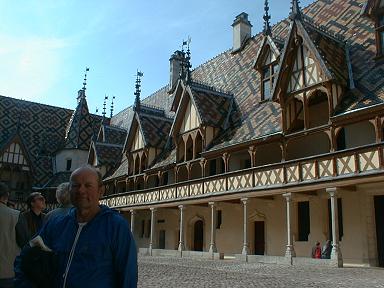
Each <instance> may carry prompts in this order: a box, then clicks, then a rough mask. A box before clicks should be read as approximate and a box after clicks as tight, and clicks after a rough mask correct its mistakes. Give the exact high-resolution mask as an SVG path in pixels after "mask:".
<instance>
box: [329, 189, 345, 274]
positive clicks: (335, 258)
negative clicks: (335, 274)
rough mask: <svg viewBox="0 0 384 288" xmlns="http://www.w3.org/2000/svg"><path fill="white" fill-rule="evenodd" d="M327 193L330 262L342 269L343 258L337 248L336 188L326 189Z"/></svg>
mask: <svg viewBox="0 0 384 288" xmlns="http://www.w3.org/2000/svg"><path fill="white" fill-rule="evenodd" d="M326 191H327V193H328V194H329V196H330V197H331V217H332V219H331V220H332V221H331V222H332V252H331V261H332V262H334V264H335V265H337V266H338V267H343V258H342V255H341V251H340V247H339V223H338V217H337V216H338V213H337V189H336V187H332V188H327V189H326Z"/></svg>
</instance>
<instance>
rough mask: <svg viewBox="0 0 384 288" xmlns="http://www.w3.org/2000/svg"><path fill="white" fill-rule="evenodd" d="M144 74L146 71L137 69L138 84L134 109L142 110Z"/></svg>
mask: <svg viewBox="0 0 384 288" xmlns="http://www.w3.org/2000/svg"><path fill="white" fill-rule="evenodd" d="M143 76H144V73H143V72H140V71H139V70H137V72H136V84H135V88H136V90H135V93H134V95H135V96H136V97H135V104H134V105H133V110H134V111H140V93H141V90H140V88H141V77H143Z"/></svg>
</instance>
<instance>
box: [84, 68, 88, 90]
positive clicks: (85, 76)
mask: <svg viewBox="0 0 384 288" xmlns="http://www.w3.org/2000/svg"><path fill="white" fill-rule="evenodd" d="M88 71H89V68H88V67H86V68H85V73H84V82H83V90H84V91H85V90H86V89H87V88H86V86H87V72H88Z"/></svg>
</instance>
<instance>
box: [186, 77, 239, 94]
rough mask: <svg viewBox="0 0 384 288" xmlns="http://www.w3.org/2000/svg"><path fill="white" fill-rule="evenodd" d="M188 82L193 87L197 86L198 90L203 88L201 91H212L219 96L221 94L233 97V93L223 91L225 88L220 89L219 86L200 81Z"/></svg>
mask: <svg viewBox="0 0 384 288" xmlns="http://www.w3.org/2000/svg"><path fill="white" fill-rule="evenodd" d="M190 84H191V86H192V87H193V88H197V89H199V90H203V91H206V92H210V93H212V92H213V93H215V94H219V95H220V96H223V97H226V98H232V97H233V93H231V92H228V91H225V90H223V89H220V88H216V87H213V86H211V85H209V84H207V83H203V82H201V81H195V80H192V81H191V82H190Z"/></svg>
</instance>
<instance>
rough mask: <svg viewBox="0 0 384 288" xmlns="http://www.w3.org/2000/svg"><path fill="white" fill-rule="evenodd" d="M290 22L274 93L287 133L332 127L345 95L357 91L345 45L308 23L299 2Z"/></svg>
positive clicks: (294, 6)
mask: <svg viewBox="0 0 384 288" xmlns="http://www.w3.org/2000/svg"><path fill="white" fill-rule="evenodd" d="M290 20H291V24H290V30H289V33H288V37H287V41H286V44H285V47H284V49H283V52H282V55H281V60H280V65H279V66H280V68H279V71H278V74H277V77H276V83H275V85H274V87H273V91H272V97H273V99H274V100H275V101H278V102H279V103H280V105H281V108H282V126H283V131H284V132H285V133H291V132H295V131H300V130H303V129H310V128H313V127H318V126H322V125H326V124H328V123H329V119H330V116H331V115H333V111H334V109H335V108H336V106H337V105H338V104H339V103H340V101H341V98H342V96H343V94H344V92H345V91H346V90H347V89H353V88H354V84H353V75H352V68H351V64H350V61H349V50H348V46H347V45H346V44H345V42H344V41H342V40H341V39H338V38H336V37H335V36H333V35H332V34H330V33H328V32H327V31H325V30H324V29H323V28H320V27H316V26H315V25H314V24H312V23H310V22H308V20H306V19H305V18H304V15H302V14H301V11H300V8H299V7H298V4H297V1H293V7H292V12H291V15H290Z"/></svg>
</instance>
